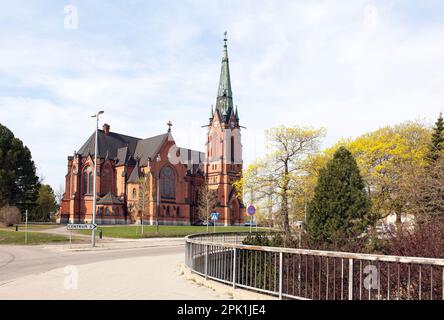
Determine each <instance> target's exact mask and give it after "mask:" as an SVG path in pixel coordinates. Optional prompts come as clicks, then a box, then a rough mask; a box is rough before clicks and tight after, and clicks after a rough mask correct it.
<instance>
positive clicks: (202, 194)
mask: <svg viewBox="0 0 444 320" xmlns="http://www.w3.org/2000/svg"><path fill="white" fill-rule="evenodd" d="M216 206H217V194H216V192H215V191H214V190H210V189H209V188H208V185H206V184H205V185H203V186H202V187H201V188H200V189H199V192H198V202H197V215H198V217H199V218H200V219H202V220H204V221H206V222H207V232H208V231H209V220H210V218H211V213H212V212H213V211H214V209H216Z"/></svg>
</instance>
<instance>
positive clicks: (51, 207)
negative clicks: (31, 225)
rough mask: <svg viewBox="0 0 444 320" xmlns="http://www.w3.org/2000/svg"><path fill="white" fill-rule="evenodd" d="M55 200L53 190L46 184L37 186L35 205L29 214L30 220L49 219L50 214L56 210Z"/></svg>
mask: <svg viewBox="0 0 444 320" xmlns="http://www.w3.org/2000/svg"><path fill="white" fill-rule="evenodd" d="M57 207H58V205H57V202H56V198H55V194H54V191H53V190H52V188H51V187H50V186H49V185H47V184H42V185H41V186H40V188H39V193H38V198H37V201H36V206H35V207H34V208H33V209H32V211H31V214H30V217H29V218H30V220H31V221H50V219H51V214H53V213H55V212H56V211H57Z"/></svg>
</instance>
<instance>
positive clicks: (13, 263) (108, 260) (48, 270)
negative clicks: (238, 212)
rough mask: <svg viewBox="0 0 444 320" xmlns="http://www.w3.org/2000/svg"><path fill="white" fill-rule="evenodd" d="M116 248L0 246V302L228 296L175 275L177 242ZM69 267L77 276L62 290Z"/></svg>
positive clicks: (179, 258) (181, 253) (178, 273)
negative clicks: (72, 285)
mask: <svg viewBox="0 0 444 320" xmlns="http://www.w3.org/2000/svg"><path fill="white" fill-rule="evenodd" d="M156 240H158V241H156ZM113 245H114V246H115V244H113ZM120 245H122V246H123V247H122V248H120V249H119V248H116V247H112V246H109V247H104V248H97V249H90V250H88V248H87V247H85V246H83V248H81V247H78V248H77V249H75V250H69V249H67V247H66V246H56V245H52V246H0V300H2V299H229V298H230V296H229V295H228V293H226V292H225V291H218V293H217V292H215V291H214V290H211V289H209V288H207V287H203V286H199V285H197V284H196V283H193V282H192V281H190V280H187V279H185V278H184V277H183V276H182V275H181V271H180V270H179V264H181V263H183V259H184V246H183V239H144V241H140V242H137V243H134V242H132V245H133V246H134V245H136V246H139V247H136V248H128V247H127V246H128V245H129V243H127V242H124V243H121V244H120ZM104 246H105V245H104ZM85 249H86V250H85ZM76 250H80V251H76ZM69 266H75V269H74V270H77V272H78V282H77V283H78V286H77V289H69V287H68V289H67V287H65V283H67V282H66V281H68V283H69V279H71V278H67V274H65V271H66V270H65V268H66V267H68V269H69V268H71V267H69ZM69 270H72V269H69ZM69 270H68V271H69ZM67 279H68V280H67Z"/></svg>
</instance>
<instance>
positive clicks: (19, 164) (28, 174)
mask: <svg viewBox="0 0 444 320" xmlns="http://www.w3.org/2000/svg"><path fill="white" fill-rule="evenodd" d="M39 186H40V184H39V179H38V177H37V175H36V169H35V164H34V161H32V157H31V152H30V151H29V149H28V148H27V147H26V146H24V145H23V143H22V141H20V140H19V139H17V138H15V137H14V134H13V133H12V132H11V131H10V130H9V129H8V128H6V127H5V126H3V125H1V124H0V207H2V206H4V205H7V204H9V205H14V206H17V207H18V208H19V209H20V210H21V211H22V212H24V211H25V210H29V211H30V210H31V209H32V208H33V207H34V205H35V202H36V200H37V195H38V189H39Z"/></svg>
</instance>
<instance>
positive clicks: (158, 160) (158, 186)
mask: <svg viewBox="0 0 444 320" xmlns="http://www.w3.org/2000/svg"><path fill="white" fill-rule="evenodd" d="M156 161H157V170H159V172H158V173H157V210H156V232H157V233H159V210H160V161H161V158H160V154H158V155H157V157H156Z"/></svg>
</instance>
